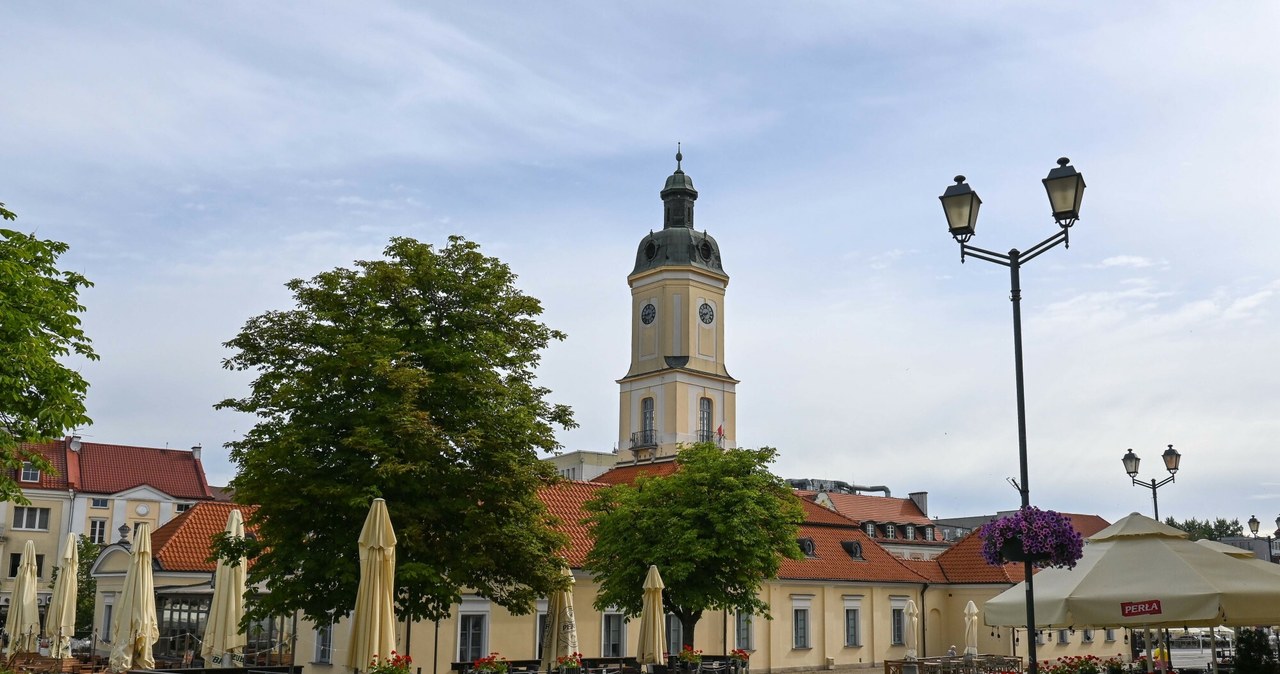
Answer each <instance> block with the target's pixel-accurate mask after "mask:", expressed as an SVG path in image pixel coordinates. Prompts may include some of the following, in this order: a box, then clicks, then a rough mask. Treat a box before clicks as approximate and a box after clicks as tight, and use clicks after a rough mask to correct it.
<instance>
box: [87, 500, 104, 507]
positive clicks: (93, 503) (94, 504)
mask: <svg viewBox="0 0 1280 674" xmlns="http://www.w3.org/2000/svg"><path fill="white" fill-rule="evenodd" d="M89 507H90V508H106V507H107V499H105V498H94V499H89Z"/></svg>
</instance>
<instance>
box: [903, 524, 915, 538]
mask: <svg viewBox="0 0 1280 674" xmlns="http://www.w3.org/2000/svg"><path fill="white" fill-rule="evenodd" d="M903 536H904V537H905V538H906V539H907V540H909V541H914V540H915V539H916V525H914V524H908V525H907V530H906V533H904V534H903Z"/></svg>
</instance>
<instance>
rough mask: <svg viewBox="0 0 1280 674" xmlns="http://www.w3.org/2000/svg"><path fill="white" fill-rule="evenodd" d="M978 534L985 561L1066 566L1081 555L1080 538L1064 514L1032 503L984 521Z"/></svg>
mask: <svg viewBox="0 0 1280 674" xmlns="http://www.w3.org/2000/svg"><path fill="white" fill-rule="evenodd" d="M978 535H979V536H981V537H982V557H983V558H984V559H986V560H987V563H988V564H996V565H999V564H1007V563H1009V562H1023V563H1026V564H1031V565H1032V566H1038V567H1049V566H1054V567H1059V568H1064V569H1070V568H1072V567H1074V566H1075V565H1076V562H1077V561H1078V560H1079V559H1080V556H1081V555H1083V554H1084V539H1083V538H1081V537H1080V532H1078V531H1076V530H1075V527H1073V526H1071V520H1070V519H1069V518H1068V517H1067V516H1066V515H1063V514H1062V513H1057V512H1054V511H1052V510H1041V509H1039V508H1037V507H1035V506H1027V507H1026V508H1022V509H1020V510H1019V511H1018V512H1016V513H1014V514H1012V515H1009V516H1008V517H1001V518H999V519H997V520H993V521H991V522H988V523H987V524H984V525H983V526H982V528H981V529H979V530H978Z"/></svg>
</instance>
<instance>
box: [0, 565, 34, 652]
mask: <svg viewBox="0 0 1280 674" xmlns="http://www.w3.org/2000/svg"><path fill="white" fill-rule="evenodd" d="M37 582H39V581H38V580H37V579H36V544H35V542H34V541H27V543H26V545H24V546H23V547H22V557H20V558H19V559H18V575H16V576H14V578H13V592H12V594H11V595H10V597H9V617H8V619H7V620H5V623H4V631H6V632H8V633H9V647H8V648H6V649H5V653H6V654H7V655H13V654H14V653H31V652H34V651H35V650H36V644H37V641H38V639H37V637H38V633H39V631H40V624H39V623H40V614H39V613H38V612H37V609H36V583H37Z"/></svg>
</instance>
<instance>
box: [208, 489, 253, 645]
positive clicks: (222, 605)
mask: <svg viewBox="0 0 1280 674" xmlns="http://www.w3.org/2000/svg"><path fill="white" fill-rule="evenodd" d="M224 531H225V532H226V534H227V536H228V537H230V538H232V539H241V538H244V517H243V516H242V515H241V514H240V511H239V510H235V509H232V511H231V512H230V513H228V514H227V526H226V528H225V529H224ZM245 565H246V561H245V558H244V557H240V558H239V559H237V560H235V562H234V563H228V562H227V561H226V560H222V559H219V560H218V566H217V568H216V569H214V572H213V602H212V603H211V604H210V606H209V618H208V620H206V621H205V624H204V637H203V641H202V642H201V644H200V657H202V658H204V661H205V663H207V664H206V666H208V664H212V665H217V666H222V667H232V666H236V667H241V666H244V647H245V644H246V643H247V640H246V639H245V635H244V633H243V632H241V631H240V619H241V618H243V617H244V580H245V572H246V569H245Z"/></svg>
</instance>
